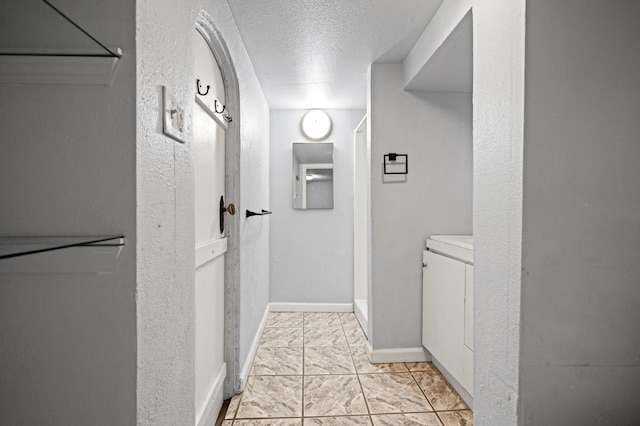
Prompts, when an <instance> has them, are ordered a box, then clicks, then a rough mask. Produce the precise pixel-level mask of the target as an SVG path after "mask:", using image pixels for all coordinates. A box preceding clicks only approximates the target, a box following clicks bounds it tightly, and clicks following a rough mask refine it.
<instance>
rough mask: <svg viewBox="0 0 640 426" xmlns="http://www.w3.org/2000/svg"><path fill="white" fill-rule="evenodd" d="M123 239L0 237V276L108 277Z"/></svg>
mask: <svg viewBox="0 0 640 426" xmlns="http://www.w3.org/2000/svg"><path fill="white" fill-rule="evenodd" d="M123 249H124V237H123V236H88V237H0V274H110V273H113V272H114V271H115V269H116V267H117V264H118V260H119V258H120V255H121V253H122V250H123Z"/></svg>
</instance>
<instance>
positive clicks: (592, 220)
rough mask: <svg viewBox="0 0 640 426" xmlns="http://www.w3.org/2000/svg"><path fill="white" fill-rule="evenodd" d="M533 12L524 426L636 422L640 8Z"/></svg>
mask: <svg viewBox="0 0 640 426" xmlns="http://www.w3.org/2000/svg"><path fill="white" fill-rule="evenodd" d="M526 16H527V20H526V28H527V45H526V48H527V52H526V72H525V75H526V88H525V94H526V101H525V133H524V138H525V145H524V206H523V210H524V211H523V216H524V224H523V237H522V240H523V243H522V270H523V272H522V336H521V342H522V343H521V363H520V390H521V391H520V401H519V403H520V413H521V419H520V424H545V425H559V424H567V419H568V418H569V419H570V422H571V423H572V424H635V423H637V421H638V418H640V407H639V406H638V404H637V394H638V391H639V390H640V339H639V336H640V310H639V309H638V301H640V286H639V285H638V284H639V283H640V268H639V267H638V259H640V214H639V212H640V192H638V188H640V166H639V162H640V142H639V136H638V135H640V121H639V120H638V117H639V115H638V111H640V83H639V81H638V75H640V51H639V50H638V46H637V43H638V41H639V40H640V27H639V26H638V22H637V18H638V17H639V16H640V5H639V4H638V3H637V2H621V1H617V2H607V1H603V0H589V1H577V0H574V1H565V2H555V1H544V0H543V1H535V2H528V3H527V10H526ZM476 341H477V340H476ZM474 420H475V419H474Z"/></svg>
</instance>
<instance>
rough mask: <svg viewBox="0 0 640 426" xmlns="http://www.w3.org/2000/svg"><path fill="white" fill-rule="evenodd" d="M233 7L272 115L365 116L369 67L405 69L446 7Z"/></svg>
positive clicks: (253, 3) (408, 2)
mask: <svg viewBox="0 0 640 426" xmlns="http://www.w3.org/2000/svg"><path fill="white" fill-rule="evenodd" d="M228 2H229V6H230V7H231V11H232V13H233V15H234V18H235V19H236V23H237V26H238V30H239V32H240V35H241V36H242V40H243V41H244V44H245V46H246V48H247V51H248V53H249V56H250V57H251V62H252V63H253V66H254V68H255V71H256V74H257V76H258V79H259V80H260V84H261V86H262V89H263V90H264V94H265V96H266V98H267V102H268V103H269V106H270V107H271V108H272V109H307V108H352V109H364V108H365V107H366V94H367V92H366V87H367V86H366V77H367V69H368V67H369V65H370V64H371V63H373V62H402V60H404V58H405V57H406V55H407V54H408V53H409V50H410V49H411V47H412V46H413V44H414V43H415V41H416V40H417V38H418V37H419V36H420V34H421V33H422V31H423V30H424V28H425V27H426V25H427V24H428V23H429V20H430V19H431V17H432V16H433V14H434V13H435V12H436V10H437V8H438V7H439V6H440V3H442V0H228Z"/></svg>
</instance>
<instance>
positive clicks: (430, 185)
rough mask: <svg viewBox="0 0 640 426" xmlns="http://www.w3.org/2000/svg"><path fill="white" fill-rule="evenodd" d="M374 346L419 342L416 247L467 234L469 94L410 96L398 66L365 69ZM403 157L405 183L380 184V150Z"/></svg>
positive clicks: (417, 344) (419, 261)
mask: <svg viewBox="0 0 640 426" xmlns="http://www.w3.org/2000/svg"><path fill="white" fill-rule="evenodd" d="M370 74H371V82H370V84H371V87H370V99H369V100H368V102H369V104H370V106H369V108H370V116H369V120H370V121H369V122H370V138H371V232H372V289H371V293H370V297H371V300H370V302H369V303H370V310H371V316H370V319H369V322H370V328H371V329H372V331H373V333H372V336H370V343H371V344H372V346H373V348H374V349H386V348H418V347H422V338H421V325H422V302H421V301H422V251H423V250H424V249H425V238H426V237H427V236H428V235H431V234H470V233H471V231H472V229H471V214H472V212H471V210H472V209H471V200H472V134H471V133H472V132H471V120H472V118H471V96H470V94H455V93H427V92H422V93H419V92H416V93H409V92H406V91H404V90H403V87H404V81H403V66H402V64H374V65H372V66H371V72H370ZM389 152H395V153H400V154H408V155H409V174H408V176H407V181H406V182H404V183H383V181H382V176H383V175H382V162H383V155H384V154H387V153H389Z"/></svg>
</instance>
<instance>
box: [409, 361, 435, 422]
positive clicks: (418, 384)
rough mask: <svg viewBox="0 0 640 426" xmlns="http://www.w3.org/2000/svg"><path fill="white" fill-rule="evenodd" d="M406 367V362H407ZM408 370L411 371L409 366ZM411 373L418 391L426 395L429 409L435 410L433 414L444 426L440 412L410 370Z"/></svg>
mask: <svg viewBox="0 0 640 426" xmlns="http://www.w3.org/2000/svg"><path fill="white" fill-rule="evenodd" d="M405 365H406V362H405ZM407 369H409V366H407ZM409 373H410V374H411V378H412V379H413V381H414V382H415V384H416V386H418V389H420V392H422V394H423V395H424V398H425V399H426V400H427V404H429V407H431V409H432V410H433V413H434V414H435V415H436V417H437V418H438V421H439V422H440V424H442V425H444V422H443V421H442V419H441V418H440V415H439V414H438V411H437V410H436V408H435V407H434V406H433V404H432V403H431V401H430V400H429V397H428V396H427V394H426V393H425V392H424V390H423V389H422V387H421V386H420V383H418V380H417V379H416V376H414V375H413V373H414V372H413V371H411V370H409ZM416 373H419V372H418V371H416Z"/></svg>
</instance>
